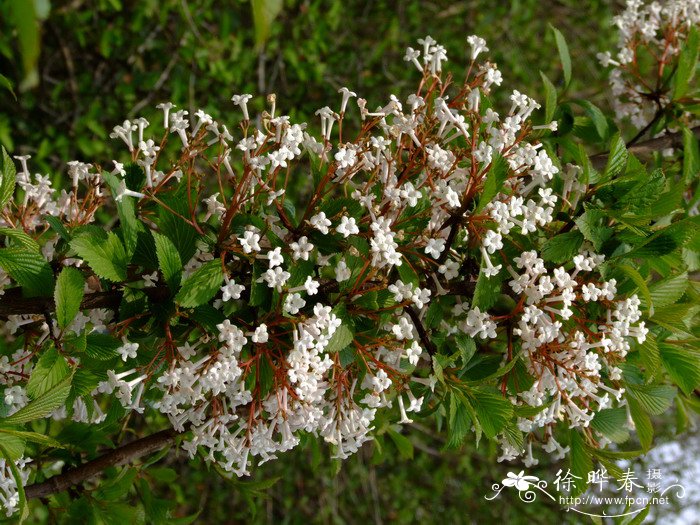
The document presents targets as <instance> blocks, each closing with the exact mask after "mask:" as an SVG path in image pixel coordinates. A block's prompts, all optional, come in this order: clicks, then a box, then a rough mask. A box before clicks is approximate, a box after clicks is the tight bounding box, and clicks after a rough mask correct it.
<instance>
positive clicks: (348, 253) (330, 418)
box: [0, 11, 700, 515]
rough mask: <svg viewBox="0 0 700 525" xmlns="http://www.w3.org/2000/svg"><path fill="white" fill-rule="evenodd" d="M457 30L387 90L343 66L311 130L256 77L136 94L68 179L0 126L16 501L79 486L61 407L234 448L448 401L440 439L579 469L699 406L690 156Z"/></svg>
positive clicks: (347, 450)
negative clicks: (506, 86) (641, 149)
mask: <svg viewBox="0 0 700 525" xmlns="http://www.w3.org/2000/svg"><path fill="white" fill-rule="evenodd" d="M664 12H665V11H664ZM467 41H468V44H469V60H468V66H467V72H466V75H465V77H464V78H463V79H460V80H456V79H455V78H454V77H453V76H452V75H451V74H449V73H447V72H446V71H445V69H446V67H445V64H446V62H447V60H448V57H447V53H446V50H445V48H443V47H442V46H441V45H439V44H438V43H437V42H435V41H434V40H433V39H432V38H430V37H425V38H424V39H422V40H420V41H419V45H418V46H417V48H415V49H414V48H408V49H407V51H406V54H405V57H404V59H405V61H406V63H407V66H408V67H410V68H415V69H416V70H417V75H416V76H417V80H418V87H417V89H416V90H415V92H413V93H411V94H410V95H409V96H408V97H405V98H399V97H397V96H393V95H392V96H391V97H390V99H389V100H388V101H386V102H385V103H384V104H381V105H379V106H378V107H376V108H375V109H371V108H370V107H368V105H369V103H368V102H367V101H366V100H365V99H362V98H357V95H356V94H355V93H353V92H352V91H350V90H349V89H347V88H342V89H341V90H340V91H339V100H338V102H339V104H337V105H334V107H324V108H322V109H320V110H319V111H318V112H317V115H318V117H319V121H320V134H318V135H316V134H314V133H313V132H312V129H311V127H310V126H307V124H305V123H293V122H292V120H291V118H290V117H288V116H285V115H284V114H282V112H281V107H283V104H282V103H281V101H278V100H277V99H276V97H275V96H274V95H270V96H268V98H267V109H266V110H265V111H263V112H262V113H261V114H260V115H257V116H256V115H254V114H252V111H251V109H250V108H249V104H251V99H252V96H251V95H248V94H241V95H235V96H234V97H233V99H232V101H233V104H234V105H235V107H236V117H237V119H238V120H237V123H236V124H235V125H231V124H228V126H227V125H226V124H224V123H222V122H217V121H215V120H214V119H213V118H212V117H211V116H209V115H207V114H206V113H205V112H203V111H197V112H196V113H195V114H194V115H189V114H188V112H187V111H185V110H182V109H178V108H176V107H174V106H173V105H172V104H170V103H163V104H160V105H159V108H160V109H162V112H163V120H162V122H158V123H152V124H151V123H149V122H148V121H146V120H145V119H143V118H138V119H135V120H126V121H124V122H123V123H122V124H120V125H118V126H116V127H115V128H114V130H113V133H112V134H111V137H112V138H113V139H115V140H118V141H121V142H123V144H124V146H125V148H126V150H128V151H127V152H126V153H125V157H124V159H122V160H123V161H124V162H120V161H117V160H115V161H113V162H112V163H111V164H109V165H108V167H105V166H103V165H100V164H97V163H91V164H87V163H83V162H78V161H74V162H71V163H69V168H68V177H67V181H68V184H67V186H66V188H65V189H61V190H60V192H59V191H58V190H57V189H54V188H53V187H52V185H51V182H50V181H49V178H48V176H46V177H44V176H41V175H35V176H34V177H32V175H31V172H30V169H29V158H28V157H26V156H25V157H17V158H16V160H17V161H18V164H17V166H16V165H15V163H13V161H12V160H11V159H10V158H9V156H8V155H7V153H5V152H4V151H3V155H4V159H3V163H2V173H3V177H2V181H1V183H0V205H1V206H2V209H3V212H2V230H0V234H2V236H3V238H4V244H3V248H0V267H2V269H3V270H2V275H1V277H2V279H0V281H1V282H2V300H1V301H0V315H3V316H5V318H6V319H7V321H6V322H5V323H4V324H3V335H4V340H3V353H4V356H3V357H2V360H1V361H0V366H1V369H0V372H1V373H0V381H2V383H3V385H4V387H5V390H4V399H5V413H4V415H5V418H4V419H3V420H2V422H0V424H1V425H2V426H0V451H2V453H3V455H4V456H5V457H6V459H7V460H8V461H9V465H10V467H12V468H9V469H8V468H6V467H5V468H3V469H2V470H0V475H2V476H3V477H2V480H3V481H2V483H3V485H2V486H3V490H4V491H5V497H4V499H3V504H4V506H5V509H6V511H7V513H8V515H11V514H12V513H13V512H14V511H15V510H16V509H17V508H18V507H23V506H24V500H26V498H27V497H37V496H45V495H48V494H52V493H53V492H56V491H59V490H63V489H65V488H67V487H68V486H70V484H71V482H70V480H69V479H68V478H65V477H61V476H63V475H58V476H56V478H60V479H61V481H56V480H53V481H52V480H49V481H43V480H45V479H46V478H50V477H51V476H52V475H53V474H54V472H52V471H51V463H52V461H53V462H55V461H57V460H58V459H59V458H61V457H62V456H61V455H60V454H61V452H60V449H61V448H65V447H68V448H71V447H77V448H78V449H79V448H80V445H79V444H77V443H75V442H74V443H71V442H70V440H69V439H67V438H66V436H65V435H63V436H61V435H60V434H61V431H60V429H61V428H63V429H65V428H71V429H76V428H82V427H81V425H83V426H86V425H93V426H101V428H111V427H110V425H114V424H118V425H117V428H118V429H120V428H122V425H123V426H124V427H126V426H127V425H129V424H130V422H134V421H139V422H140V423H139V424H138V427H139V429H140V430H139V432H143V433H144V434H146V433H147V432H148V430H147V429H148V428H149V427H151V428H159V427H161V428H162V426H166V424H165V420H167V426H168V429H166V430H163V431H161V432H160V433H158V434H154V435H153V436H146V437H142V438H141V440H137V441H136V442H134V443H131V444H130V445H128V446H130V447H131V448H129V451H130V453H131V454H132V456H131V457H135V456H137V455H142V454H146V453H148V452H153V451H154V450H156V449H157V448H159V447H163V446H165V445H166V444H169V443H170V442H172V441H173V440H174V439H176V440H177V442H178V443H179V444H180V446H181V448H182V449H183V450H184V451H186V453H187V454H189V456H190V457H191V458H194V457H195V456H197V455H200V456H201V457H202V458H204V460H205V461H206V462H208V463H210V464H212V465H213V466H214V468H215V469H216V470H217V471H219V472H220V473H222V474H223V475H231V473H232V474H234V475H236V476H244V475H247V474H249V473H250V472H251V470H252V469H253V468H254V467H255V466H256V465H258V464H260V463H263V462H265V461H268V460H270V459H274V458H275V457H277V456H278V455H279V454H280V453H282V452H285V451H288V450H290V449H292V448H294V447H296V446H298V445H299V444H300V443H301V440H302V439H308V437H309V436H314V437H317V438H318V439H322V440H323V441H325V442H326V443H329V444H330V445H331V446H332V449H333V454H334V457H337V458H346V457H348V456H349V455H350V454H353V453H355V452H356V451H357V450H358V449H359V448H360V447H361V446H362V445H363V443H365V442H367V441H369V440H372V439H379V436H381V435H382V434H389V435H391V436H392V437H393V439H394V440H395V441H396V442H397V444H399V445H398V446H401V445H400V444H401V443H402V441H401V435H400V427H398V426H397V424H398V425H401V424H405V423H411V422H412V418H417V417H426V416H428V415H431V414H433V415H434V417H436V418H438V419H439V420H445V422H446V423H447V428H448V433H449V442H450V444H451V445H454V446H456V445H459V444H460V443H461V442H462V441H463V440H464V439H465V437H466V436H467V434H469V433H470V431H471V430H472V429H473V431H474V433H475V436H476V440H477V442H478V441H479V440H480V439H481V438H482V435H483V436H485V437H486V438H488V439H492V440H496V441H497V442H498V443H499V445H500V448H501V455H500V457H499V461H502V460H508V461H511V460H519V458H522V461H524V463H525V464H526V465H528V466H530V465H534V464H536V463H537V462H538V460H539V459H538V457H540V458H541V457H542V456H543V455H549V456H551V457H552V458H553V459H561V458H564V457H565V456H566V455H567V454H570V456H571V462H572V466H573V468H574V469H576V468H579V472H580V466H581V464H582V463H581V462H582V461H583V468H584V469H585V466H586V461H588V462H590V461H591V459H590V458H591V457H595V458H596V459H597V460H598V461H601V462H609V461H610V460H611V459H613V458H615V457H616V454H619V452H618V451H617V450H616V449H612V450H605V448H606V446H607V445H608V444H609V443H611V442H614V443H622V442H624V441H626V440H627V438H628V437H629V432H628V429H629V428H630V427H631V428H634V427H635V426H636V427H637V431H638V432H637V439H638V441H639V443H640V445H641V447H642V448H643V449H648V448H649V447H650V446H651V444H652V439H653V428H652V427H651V423H650V419H649V415H650V414H651V415H658V414H660V413H661V412H663V411H665V410H666V409H667V408H669V407H670V405H671V404H672V403H673V402H674V400H675V401H676V403H678V405H679V406H680V407H685V406H686V405H688V406H691V405H692V406H695V405H693V403H696V401H694V400H693V399H692V397H693V391H694V389H695V388H696V387H697V386H698V384H700V357H699V356H698V354H697V353H696V351H695V350H693V348H692V345H693V341H694V338H695V337H696V335H695V334H696V332H697V324H696V314H697V310H698V309H697V305H696V304H694V302H695V300H696V298H697V287H696V285H695V283H693V284H692V285H689V281H688V273H687V272H688V271H691V272H692V271H695V270H697V268H698V258H697V242H698V235H697V220H695V218H691V217H686V214H685V213H684V208H685V207H686V206H687V202H686V200H685V199H684V194H685V191H686V189H687V187H688V185H689V184H691V183H692V182H693V181H694V178H693V177H694V176H695V175H696V173H697V156H694V155H695V154H694V153H693V152H692V151H690V149H692V148H690V149H689V150H688V151H690V152H689V153H686V154H685V156H684V160H683V162H684V166H689V167H684V172H683V174H682V176H679V177H676V175H675V173H674V172H673V171H670V172H669V173H668V174H666V172H665V171H663V170H661V169H656V170H654V171H652V172H651V173H647V170H646V168H645V167H644V166H643V165H642V164H641V163H640V162H639V161H638V160H637V159H636V158H635V157H634V156H632V155H631V154H630V153H629V152H628V151H627V149H626V147H625V144H624V142H623V141H622V139H621V138H620V136H619V134H618V135H616V136H614V137H612V139H611V140H610V145H611V146H610V152H609V154H606V155H605V160H606V162H605V164H604V166H603V167H601V168H599V169H596V167H595V165H594V164H593V163H592V162H591V161H590V160H589V158H588V157H587V156H586V154H585V151H584V149H583V148H582V147H581V146H580V144H578V143H576V142H574V140H573V138H572V137H571V135H570V133H571V129H568V130H567V129H559V126H558V122H557V120H554V119H553V117H554V116H555V114H556V113H557V111H558V109H557V107H556V91H554V89H555V88H554V86H553V84H552V83H551V82H549V81H548V80H546V79H545V80H546V82H545V91H546V94H547V96H546V99H547V100H546V106H545V108H541V107H540V105H539V104H538V103H537V102H536V101H535V100H533V99H531V98H530V97H528V96H526V95H524V94H522V93H520V92H518V91H513V92H512V94H511V95H510V102H511V105H510V107H509V108H507V111H501V112H500V113H499V112H497V111H496V110H495V109H494V107H492V105H491V102H490V98H489V96H490V94H491V93H492V91H494V90H496V89H500V86H501V84H502V82H503V78H502V75H501V72H500V71H499V70H498V69H497V67H496V65H495V64H493V63H490V62H488V61H487V60H484V56H485V54H486V53H487V52H488V48H487V47H486V42H485V41H484V40H482V39H481V38H479V37H477V36H471V37H469V38H468V39H467ZM688 42H690V39H688ZM696 47H697V46H696ZM560 53H561V55H562V59H563V61H564V67H565V72H566V71H567V70H568V71H569V73H568V74H570V59H569V58H568V55H567V54H566V52H565V46H563V45H561V44H560ZM695 56H696V58H697V49H696V55H695ZM567 61H568V62H567ZM567 63H568V68H567ZM679 71H680V68H679ZM567 76H568V75H567ZM567 82H568V80H567ZM541 109H544V110H543V111H539V110H541ZM639 111H641V112H643V111H644V110H643V109H640V110H639ZM640 114H641V113H640ZM543 117H544V119H543ZM637 123H638V124H642V122H641V121H639V122H637ZM691 139H693V137H692V134H690V138H689V139H688V140H689V141H691ZM691 145H692V144H691ZM127 159H128V160H127ZM688 174H690V175H688ZM652 283H653V284H652ZM662 365H663V370H662V369H661V366H662ZM674 383H675V384H676V385H678V387H680V390H681V393H678V392H677V391H676V388H675V387H674V386H673V384H674ZM40 420H44V421H45V422H46V427H45V428H46V429H53V430H57V429H58V430H57V431H56V432H55V433H53V432H44V433H38V432H35V431H33V430H29V429H28V428H27V425H28V424H30V423H31V425H32V428H34V429H35V430H36V428H35V426H36V425H38V424H39V423H37V421H40ZM51 421H55V422H57V423H52V422H51ZM51 434H53V435H51ZM68 435H70V433H69V434H68ZM25 448H26V449H27V451H33V452H32V453H34V452H36V453H38V454H40V455H42V456H43V460H42V462H41V466H40V467H37V468H36V469H35V470H34V471H32V472H31V474H30V473H29V469H31V466H32V463H29V461H30V460H29V458H28V452H27V451H25ZM54 449H55V450H56V452H52V450H54ZM52 454H53V455H52ZM582 458H584V459H583V460H582ZM127 459H128V458H127ZM13 461H14V462H16V466H14V465H15V463H13ZM121 462H123V458H122V459H115V460H114V463H112V464H115V463H121ZM59 468H60V467H59ZM87 470H89V469H87ZM90 472H91V475H94V474H96V473H98V471H90ZM30 477H31V478H32V479H33V481H34V483H33V484H32V485H30V486H28V487H27V488H26V494H25V490H24V489H22V485H24V484H26V482H27V480H28V479H30ZM83 479H85V478H82V479H78V481H82V480H83ZM131 481H133V476H132V478H131ZM73 482H75V481H73ZM63 483H66V484H65V485H64V484H63ZM52 487H53V488H52ZM56 487H58V488H56ZM126 490H128V486H127V488H126Z"/></svg>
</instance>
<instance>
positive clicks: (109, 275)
mask: <svg viewBox="0 0 700 525" xmlns="http://www.w3.org/2000/svg"><path fill="white" fill-rule="evenodd" d="M70 245H71V248H73V249H74V250H75V251H76V252H77V254H78V255H79V256H80V257H82V258H83V259H85V261H86V262H87V263H88V264H89V265H90V268H91V269H92V271H93V272H95V273H96V274H97V275H98V276H100V277H102V278H104V279H107V280H109V281H113V282H121V281H125V280H126V266H127V264H128V262H129V258H128V256H127V253H126V250H125V249H124V245H123V244H122V242H121V241H120V240H119V237H117V235H116V234H115V233H114V232H103V231H100V230H90V231H89V232H85V233H82V234H80V235H78V236H77V237H76V238H75V239H73V240H72V241H71V243H70Z"/></svg>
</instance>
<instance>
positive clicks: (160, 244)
mask: <svg viewBox="0 0 700 525" xmlns="http://www.w3.org/2000/svg"><path fill="white" fill-rule="evenodd" d="M151 233H152V234H153V240H154V241H155V245H156V256H157V257H158V266H159V267H160V271H161V272H162V273H163V278H164V279H165V282H166V283H168V286H169V287H170V289H171V290H177V288H178V286H180V279H181V277H182V261H181V260H180V254H179V253H178V251H177V248H176V247H175V245H174V244H173V242H172V241H171V240H170V239H168V238H167V237H166V236H165V235H162V234H160V233H156V232H151Z"/></svg>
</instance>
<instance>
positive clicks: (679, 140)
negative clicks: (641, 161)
mask: <svg viewBox="0 0 700 525" xmlns="http://www.w3.org/2000/svg"><path fill="white" fill-rule="evenodd" d="M691 131H692V132H693V134H694V135H695V136H696V137H697V138H698V139H700V126H697V127H694V128H693V129H692V130H691ZM681 147H683V134H682V133H669V134H667V135H664V136H663V137H657V138H655V139H649V140H645V141H642V142H637V143H636V144H634V145H632V146H630V147H629V148H628V149H627V150H628V151H629V152H630V153H632V154H633V155H635V156H637V157H642V158H644V157H648V156H649V155H651V154H652V153H654V152H657V151H662V150H665V149H667V148H681ZM607 162H608V153H607V152H606V153H598V154H597V155H593V156H592V157H591V165H592V166H593V167H594V168H595V169H597V170H600V169H603V168H605V165H606V164H607Z"/></svg>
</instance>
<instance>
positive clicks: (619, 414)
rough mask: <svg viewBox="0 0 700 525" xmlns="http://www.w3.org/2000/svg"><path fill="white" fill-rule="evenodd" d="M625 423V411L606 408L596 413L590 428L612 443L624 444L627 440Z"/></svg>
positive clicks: (627, 433) (627, 434)
mask: <svg viewBox="0 0 700 525" xmlns="http://www.w3.org/2000/svg"><path fill="white" fill-rule="evenodd" d="M626 423H627V411H626V410H625V409H624V408H606V409H604V410H601V411H599V412H597V413H596V415H595V416H594V417H593V419H592V420H591V428H593V429H595V430H597V431H598V432H600V433H601V434H603V435H604V436H605V437H606V438H608V439H609V440H610V441H612V442H613V443H624V442H625V441H627V439H629V431H628V430H627V427H626Z"/></svg>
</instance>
